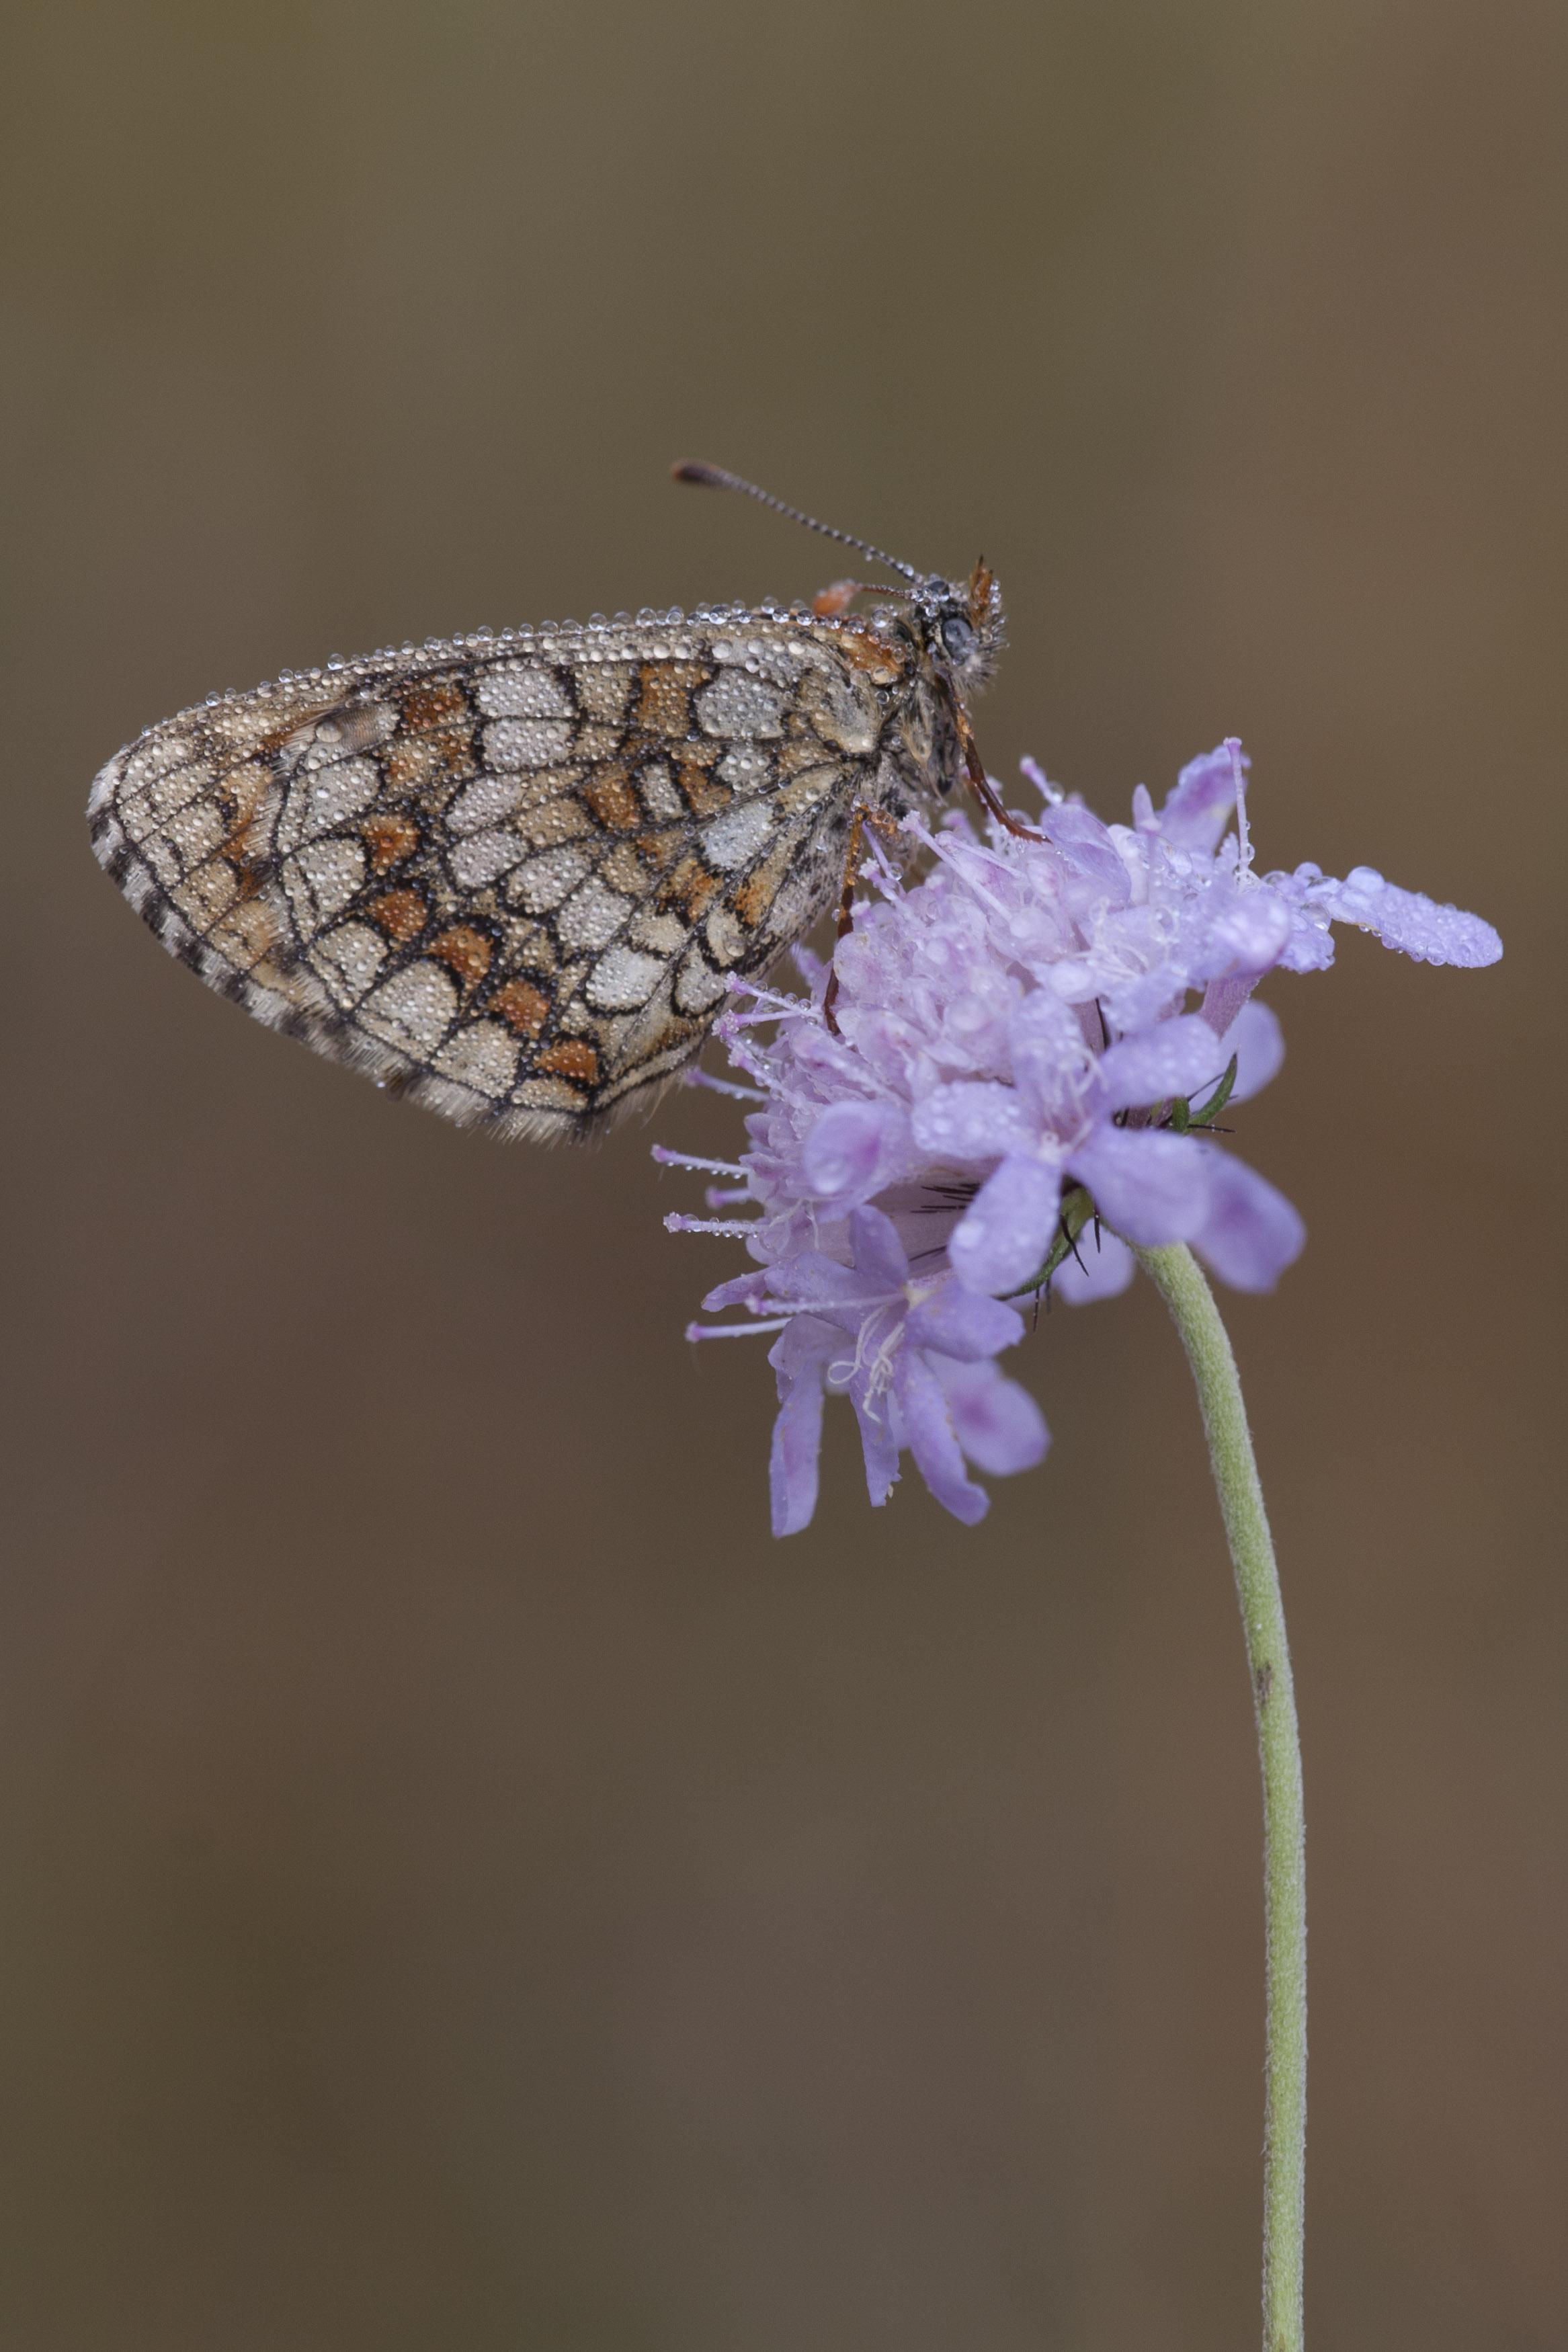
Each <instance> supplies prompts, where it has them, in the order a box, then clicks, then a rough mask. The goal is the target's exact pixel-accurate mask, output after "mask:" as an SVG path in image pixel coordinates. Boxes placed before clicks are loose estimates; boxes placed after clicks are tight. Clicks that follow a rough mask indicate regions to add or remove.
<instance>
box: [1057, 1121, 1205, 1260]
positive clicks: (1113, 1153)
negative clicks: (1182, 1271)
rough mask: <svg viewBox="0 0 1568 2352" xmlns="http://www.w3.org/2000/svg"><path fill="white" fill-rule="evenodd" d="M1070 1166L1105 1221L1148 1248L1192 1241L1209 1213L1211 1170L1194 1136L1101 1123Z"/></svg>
mask: <svg viewBox="0 0 1568 2352" xmlns="http://www.w3.org/2000/svg"><path fill="white" fill-rule="evenodd" d="M1067 1165H1068V1167H1069V1169H1070V1170H1071V1173H1072V1174H1073V1175H1074V1176H1076V1177H1077V1178H1078V1179H1079V1181H1080V1182H1081V1183H1084V1184H1087V1186H1088V1187H1089V1190H1090V1191H1091V1192H1092V1193H1093V1195H1094V1200H1095V1204H1096V1206H1097V1207H1098V1208H1099V1210H1100V1213H1101V1214H1102V1215H1103V1217H1104V1219H1105V1221H1106V1223H1108V1224H1111V1225H1113V1226H1114V1227H1115V1229H1116V1231H1117V1232H1118V1233H1120V1234H1125V1235H1126V1237H1127V1239H1128V1240H1129V1241H1130V1242H1138V1243H1141V1244H1143V1246H1144V1247H1145V1248H1155V1247H1157V1246H1159V1245H1160V1244H1163V1243H1165V1242H1185V1241H1190V1240H1191V1239H1192V1236H1193V1234H1196V1233H1197V1230H1198V1227H1199V1226H1200V1225H1201V1224H1202V1223H1203V1221H1204V1218H1205V1216H1206V1215H1207V1212H1208V1169H1207V1165H1206V1163H1205V1159H1204V1154H1203V1151H1202V1150H1201V1148H1200V1146H1199V1145H1197V1143H1195V1142H1194V1141H1193V1139H1192V1138H1191V1136H1189V1135H1171V1134H1168V1133H1166V1131H1164V1130H1163V1129H1159V1128H1152V1127H1102V1128H1098V1129H1096V1130H1095V1132H1094V1134H1093V1135H1092V1137H1091V1138H1090V1139H1089V1141H1088V1142H1087V1143H1086V1144H1082V1145H1080V1147H1079V1148H1078V1150H1076V1151H1074V1152H1073V1153H1072V1154H1071V1158H1070V1159H1069V1160H1068V1163H1067Z"/></svg>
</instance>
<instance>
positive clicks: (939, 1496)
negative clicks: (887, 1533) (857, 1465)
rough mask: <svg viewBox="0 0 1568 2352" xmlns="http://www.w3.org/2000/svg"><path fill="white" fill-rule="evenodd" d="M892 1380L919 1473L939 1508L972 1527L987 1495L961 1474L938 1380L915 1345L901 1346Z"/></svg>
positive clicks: (981, 1513)
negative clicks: (909, 1347)
mask: <svg viewBox="0 0 1568 2352" xmlns="http://www.w3.org/2000/svg"><path fill="white" fill-rule="evenodd" d="M895 1378H896V1380H897V1383H898V1402H899V1404H900V1406H901V1407H902V1408H903V1412H904V1430H905V1432H906V1433H907V1435H908V1439H909V1444H910V1445H911V1447H912V1448H913V1450H914V1454H915V1464H916V1465H917V1467H918V1469H919V1472H920V1475H921V1476H922V1477H923V1478H924V1479H925V1483H926V1485H927V1486H929V1487H930V1489H931V1492H932V1493H933V1494H934V1495H935V1496H936V1500H937V1501H938V1502H939V1503H940V1504H941V1505H942V1506H943V1507H944V1509H946V1510H949V1511H951V1512H952V1514H953V1517H955V1518H956V1519H962V1520H963V1522H964V1525H965V1526H966V1527H967V1528H972V1527H973V1526H974V1525H975V1524H976V1522H977V1520H979V1519H983V1518H984V1517H985V1516H986V1513H987V1512H988V1510H989V1509H990V1507H991V1498H990V1496H988V1494H987V1492H986V1490H985V1488H984V1487H983V1486H976V1485H975V1484H974V1482H973V1480H972V1479H970V1478H968V1477H967V1476H966V1475H965V1471H964V1454H963V1448H962V1447H961V1446H960V1445H959V1444H958V1439H957V1434H956V1431H955V1429H954V1427H953V1418H952V1415H951V1414H950V1413H949V1412H948V1410H947V1400H946V1397H945V1396H944V1394H943V1393H942V1383H941V1382H940V1381H938V1379H937V1377H936V1373H935V1372H934V1371H933V1370H932V1369H931V1366H930V1365H929V1364H928V1363H927V1362H926V1360H925V1357H924V1356H923V1355H921V1354H919V1353H918V1351H917V1350H916V1349H905V1350H904V1355H903V1357H902V1359H901V1360H900V1363H899V1367H898V1371H897V1373H896V1375H895Z"/></svg>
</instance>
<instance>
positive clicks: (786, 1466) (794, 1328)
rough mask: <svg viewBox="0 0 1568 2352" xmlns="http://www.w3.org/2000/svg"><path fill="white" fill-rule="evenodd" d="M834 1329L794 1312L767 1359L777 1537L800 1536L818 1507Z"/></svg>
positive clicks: (770, 1460)
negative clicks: (773, 1409) (775, 1387)
mask: <svg viewBox="0 0 1568 2352" xmlns="http://www.w3.org/2000/svg"><path fill="white" fill-rule="evenodd" d="M838 1337H839V1335H838V1333H837V1332H835V1331H828V1330H825V1329H824V1328H822V1327H821V1325H817V1326H815V1327H814V1328H813V1325H812V1321H811V1318H810V1317H809V1316H797V1318H795V1321H794V1322H793V1323H791V1324H790V1326H789V1329H788V1330H787V1331H781V1332H780V1333H779V1340H778V1344H777V1346H775V1347H774V1348H773V1349H772V1350H771V1351H770V1353H769V1355H768V1362H769V1363H770V1364H771V1365H772V1366H773V1368H774V1370H776V1371H777V1373H778V1375H779V1414H778V1418H777V1420H776V1421H775V1422H774V1423H773V1444H772V1450H771V1453H770V1454H769V1456H768V1487H769V1490H770V1494H771V1498H772V1505H773V1532H774V1534H775V1535H776V1536H793V1535H799V1534H800V1530H801V1528H806V1527H810V1523H811V1514H812V1513H813V1511H815V1509H816V1507H817V1461H818V1456H819V1454H820V1453H821V1444H822V1366H823V1362H824V1360H825V1359H826V1357H827V1356H828V1355H829V1354H830V1353H831V1350H832V1348H833V1347H834V1345H835V1344H836V1343H837V1340H838Z"/></svg>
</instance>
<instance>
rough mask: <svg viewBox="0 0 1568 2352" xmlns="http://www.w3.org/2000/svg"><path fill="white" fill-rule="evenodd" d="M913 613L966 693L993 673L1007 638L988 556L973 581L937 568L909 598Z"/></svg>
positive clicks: (928, 646) (931, 648) (928, 645)
mask: <svg viewBox="0 0 1568 2352" xmlns="http://www.w3.org/2000/svg"><path fill="white" fill-rule="evenodd" d="M909 616H910V619H911V621H912V622H913V623H914V625H915V630H916V632H917V634H918V635H919V637H920V641H921V644H922V646H924V647H925V652H926V654H927V655H928V656H929V657H930V658H931V659H933V660H934V661H936V663H937V664H939V666H940V667H942V668H944V669H946V670H947V671H948V672H949V673H950V674H951V676H952V677H953V680H954V682H955V684H956V685H957V686H958V687H959V688H962V689H963V690H964V691H965V692H966V693H973V692H974V691H975V689H976V688H977V687H982V686H984V685H985V684H986V682H987V680H988V678H989V677H990V676H991V675H992V673H993V671H994V670H995V668H996V666H997V658H998V655H999V654H1000V653H1001V650H1002V648H1003V646H1005V645H1006V643H1007V639H1006V637H1005V636H1004V635H1003V633H1002V622H1003V615H1002V598H1001V591H1000V589H998V586H997V583H996V581H995V579H994V577H993V576H992V573H991V571H990V568H989V566H988V564H987V562H986V560H985V557H984V556H981V558H980V560H979V562H977V564H976V566H975V568H974V570H973V572H971V573H970V574H969V577H968V578H967V580H944V579H943V578H942V576H941V574H940V573H939V572H933V573H932V575H931V577H930V578H929V579H927V580H922V581H920V582H919V583H917V585H916V586H915V589H914V591H913V592H912V593H911V595H910V599H909Z"/></svg>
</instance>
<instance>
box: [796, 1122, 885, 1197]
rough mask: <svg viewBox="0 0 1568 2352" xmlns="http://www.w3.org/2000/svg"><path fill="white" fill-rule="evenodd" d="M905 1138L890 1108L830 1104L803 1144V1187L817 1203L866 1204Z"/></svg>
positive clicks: (882, 1180)
mask: <svg viewBox="0 0 1568 2352" xmlns="http://www.w3.org/2000/svg"><path fill="white" fill-rule="evenodd" d="M908 1132H909V1123H908V1120H907V1119H906V1118H905V1117H904V1113H903V1112H902V1111H900V1110H899V1109H897V1108H895V1107H894V1105H893V1104H892V1103H873V1102H839V1103H833V1104H831V1106H830V1107H829V1108H828V1109H826V1110H825V1111H824V1112H823V1113H822V1115H821V1118H819V1119H818V1120H817V1122H816V1124H815V1126H814V1127H813V1128H812V1129H811V1131H810V1134H809V1135H808V1137H807V1138H806V1147H805V1151H804V1154H803V1160H804V1165H805V1171H806V1181H807V1182H808V1183H809V1184H810V1186H811V1188H812V1190H813V1191H814V1192H817V1193H818V1194H819V1195H820V1196H821V1198H822V1199H823V1200H830V1201H832V1200H841V1199H842V1198H843V1197H844V1196H845V1195H846V1194H848V1193H859V1194H860V1195H861V1197H862V1199H867V1200H869V1198H870V1197H871V1195H872V1193H873V1192H875V1191H877V1189H878V1187H879V1185H880V1184H882V1183H883V1182H885V1181H886V1180H887V1178H888V1177H889V1176H890V1175H891V1174H892V1173H893V1171H894V1168H895V1167H896V1166H897V1164H898V1160H899V1158H900V1156H901V1150H900V1148H901V1146H902V1145H903V1144H904V1142H905V1141H906V1139H907V1137H908Z"/></svg>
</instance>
